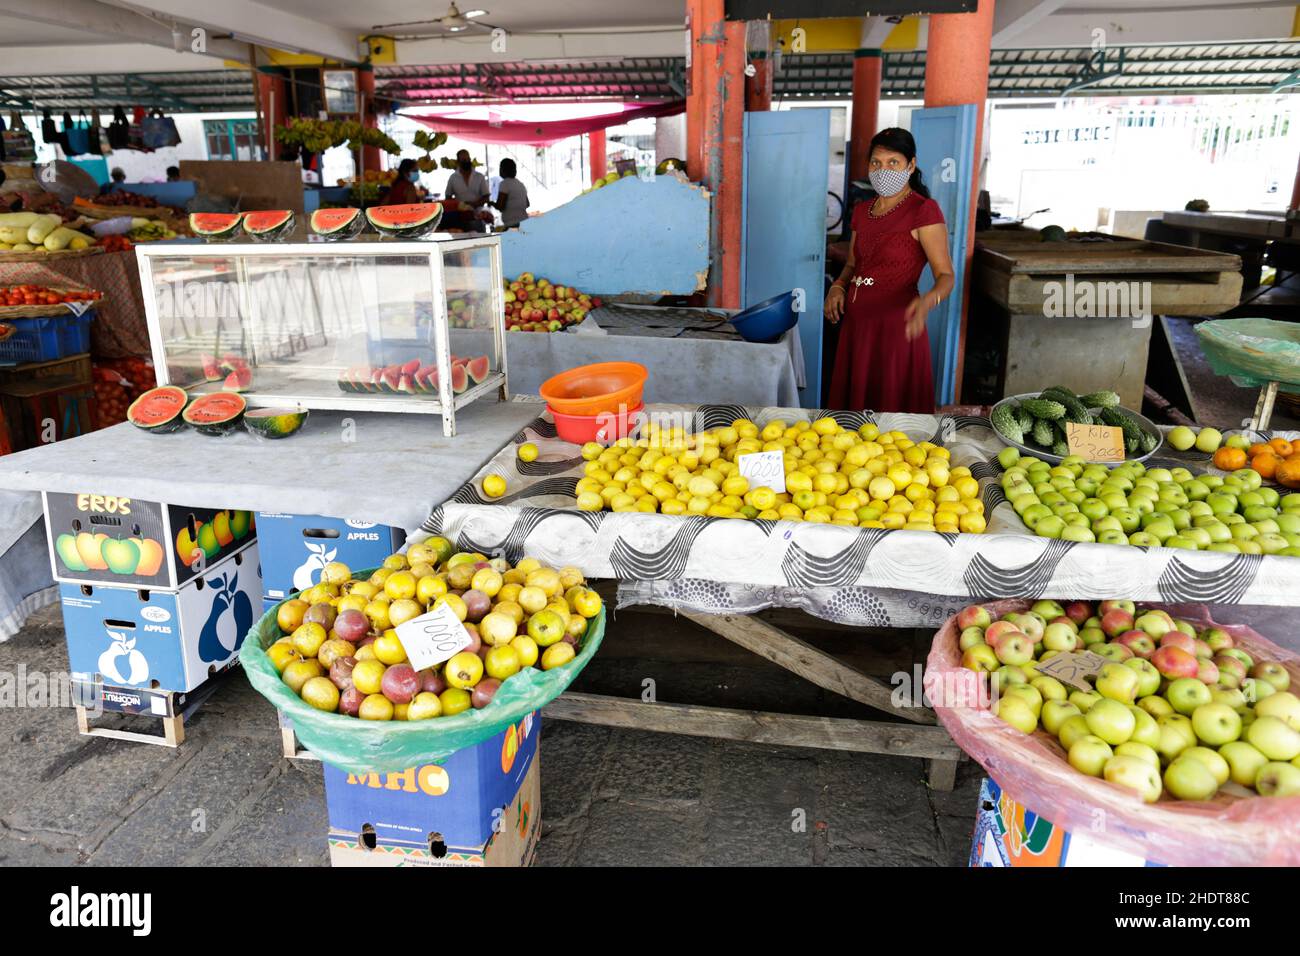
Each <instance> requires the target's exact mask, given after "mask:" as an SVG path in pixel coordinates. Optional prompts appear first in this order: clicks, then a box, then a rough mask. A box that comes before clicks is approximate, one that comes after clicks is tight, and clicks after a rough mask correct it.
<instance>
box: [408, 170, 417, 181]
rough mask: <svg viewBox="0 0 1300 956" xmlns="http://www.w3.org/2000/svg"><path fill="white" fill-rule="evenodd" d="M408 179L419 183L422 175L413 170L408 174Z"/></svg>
mask: <svg viewBox="0 0 1300 956" xmlns="http://www.w3.org/2000/svg"><path fill="white" fill-rule="evenodd" d="M406 178H407V179H409V180H410V181H411V182H413V183H415V182H419V181H420V174H419V173H418V172H416V171H415V170H411V171H410V172H409V173H407V174H406Z"/></svg>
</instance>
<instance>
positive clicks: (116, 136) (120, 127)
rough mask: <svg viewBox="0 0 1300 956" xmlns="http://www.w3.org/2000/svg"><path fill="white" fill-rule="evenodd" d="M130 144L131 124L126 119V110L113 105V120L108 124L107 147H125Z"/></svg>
mask: <svg viewBox="0 0 1300 956" xmlns="http://www.w3.org/2000/svg"><path fill="white" fill-rule="evenodd" d="M130 145H131V124H130V123H128V122H127V121H126V111H125V110H124V109H122V107H120V106H114V107H113V122H111V123H109V124H108V146H109V149H126V148H128V147H129V146H130Z"/></svg>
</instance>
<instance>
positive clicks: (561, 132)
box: [403, 100, 686, 146]
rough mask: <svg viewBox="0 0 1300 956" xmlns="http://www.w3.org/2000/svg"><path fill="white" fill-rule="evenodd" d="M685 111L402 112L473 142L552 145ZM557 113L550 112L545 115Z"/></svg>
mask: <svg viewBox="0 0 1300 956" xmlns="http://www.w3.org/2000/svg"><path fill="white" fill-rule="evenodd" d="M685 109H686V102H685V101H684V100H674V101H672V102H669V103H651V104H637V103H565V104H558V103H557V104H548V103H533V104H529V105H528V106H526V107H524V106H510V105H480V106H452V107H444V108H443V109H436V110H427V109H426V110H421V111H420V112H418V113H417V112H412V111H403V115H404V116H408V117H410V118H411V119H413V120H418V121H419V122H421V123H424V124H425V125H426V126H431V127H433V128H434V129H436V130H439V131H440V132H443V133H449V134H452V135H455V136H457V137H459V138H460V139H466V140H469V141H470V142H473V143H499V144H502V145H525V146H549V145H551V144H552V143H557V142H559V141H560V140H562V139H567V138H568V137H570V136H579V135H581V134H583V133H590V132H592V131H593V130H598V129H605V128H606V127H609V126H620V125H622V124H624V123H629V122H631V121H632V120H635V119H643V118H646V117H652V116H673V115H675V114H677V113H681V112H683V111H685ZM548 112H549V113H551V114H554V115H552V116H549V117H548V116H547V113H548Z"/></svg>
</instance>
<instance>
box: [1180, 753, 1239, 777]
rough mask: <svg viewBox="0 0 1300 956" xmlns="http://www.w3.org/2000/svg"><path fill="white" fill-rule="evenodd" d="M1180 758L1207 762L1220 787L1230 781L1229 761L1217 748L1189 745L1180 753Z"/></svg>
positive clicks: (1207, 766)
mask: <svg viewBox="0 0 1300 956" xmlns="http://www.w3.org/2000/svg"><path fill="white" fill-rule="evenodd" d="M1178 759H1179V760H1199V761H1200V762H1201V763H1203V764H1205V766H1206V769H1208V770H1209V771H1210V773H1212V774H1214V782H1215V784H1216V785H1218V786H1220V787H1221V786H1223V785H1224V784H1225V783H1227V782H1228V777H1229V774H1230V772H1229V769H1228V761H1227V760H1225V759H1224V758H1223V757H1222V756H1220V755H1219V752H1218V751H1217V750H1211V749H1210V748H1209V747H1188V748H1187V749H1186V750H1184V751H1183V752H1182V753H1181V754H1179V755H1178Z"/></svg>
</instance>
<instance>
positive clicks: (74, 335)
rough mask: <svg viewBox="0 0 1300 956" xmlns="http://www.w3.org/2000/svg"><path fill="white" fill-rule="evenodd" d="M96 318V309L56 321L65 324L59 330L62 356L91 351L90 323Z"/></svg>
mask: <svg viewBox="0 0 1300 956" xmlns="http://www.w3.org/2000/svg"><path fill="white" fill-rule="evenodd" d="M94 317H95V310H94V309H87V310H86V311H85V312H83V313H82V314H81V315H68V316H66V317H61V318H59V319H56V320H55V321H57V322H61V323H63V325H62V328H61V329H60V330H59V348H60V351H61V352H62V355H60V356H59V357H60V358H62V357H63V355H79V354H81V353H82V352H89V351H90V321H91V319H93V318H94Z"/></svg>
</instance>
